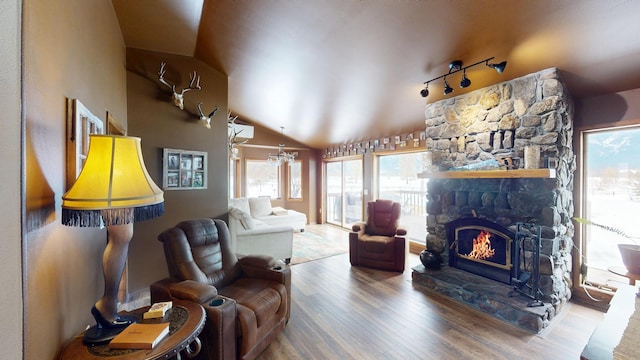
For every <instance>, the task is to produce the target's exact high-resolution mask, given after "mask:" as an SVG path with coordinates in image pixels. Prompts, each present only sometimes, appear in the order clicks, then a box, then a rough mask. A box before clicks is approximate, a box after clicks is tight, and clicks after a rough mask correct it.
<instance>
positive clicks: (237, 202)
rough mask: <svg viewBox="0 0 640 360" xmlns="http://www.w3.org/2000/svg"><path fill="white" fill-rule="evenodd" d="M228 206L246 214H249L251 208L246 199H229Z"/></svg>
mask: <svg viewBox="0 0 640 360" xmlns="http://www.w3.org/2000/svg"><path fill="white" fill-rule="evenodd" d="M229 206H231V207H234V208H238V209H240V210H242V211H244V212H246V213H251V208H249V199H248V198H236V199H229Z"/></svg>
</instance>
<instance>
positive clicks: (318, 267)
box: [258, 228, 603, 360]
mask: <svg viewBox="0 0 640 360" xmlns="http://www.w3.org/2000/svg"><path fill="white" fill-rule="evenodd" d="M328 230H330V231H331V233H332V236H337V235H336V233H335V228H330V229H328ZM341 235H343V236H344V238H345V241H348V240H347V234H346V233H344V234H341ZM418 263H419V259H418V257H417V256H415V255H411V256H410V257H409V259H408V261H407V265H408V266H407V269H406V270H405V272H404V273H403V274H398V273H393V272H384V271H377V270H373V269H367V268H361V267H351V265H350V264H349V256H348V254H343V255H337V256H332V257H328V258H324V259H320V260H314V261H310V262H306V263H302V264H298V265H293V266H292V267H291V273H292V298H293V299H292V306H291V320H290V321H289V323H288V324H287V326H286V328H285V329H284V330H283V332H282V333H281V334H280V335H279V336H278V338H277V339H276V340H275V341H274V342H273V343H272V344H271V345H270V346H269V347H268V348H267V349H266V350H265V351H264V352H263V353H262V354H261V355H260V356H259V357H258V359H261V360H268V359H509V360H511V359H563V360H564V359H579V358H580V352H581V351H582V348H583V347H584V345H585V344H586V343H587V340H588V339H589V336H590V335H591V332H592V331H593V329H594V328H595V326H596V325H597V324H598V323H599V322H600V321H601V320H602V318H603V314H602V313H601V312H599V311H597V310H593V309H590V308H586V307H583V306H580V305H577V304H573V303H569V304H567V305H566V306H565V308H564V309H563V311H562V312H561V314H560V315H558V316H557V317H556V319H555V320H554V321H553V322H552V324H551V325H550V326H549V327H548V328H547V329H545V330H544V331H543V332H542V333H541V334H532V333H530V332H528V331H526V330H522V329H520V328H518V327H515V326H513V325H509V324H506V323H504V322H501V321H499V320H497V319H495V318H493V317H491V316H489V315H486V314H484V313H481V312H479V311H476V310H474V309H471V308H469V307H467V306H466V305H463V304H460V303H457V302H455V301H453V300H450V299H448V298H445V297H442V296H440V295H437V294H434V293H430V292H428V291H427V290H424V289H422V288H420V287H418V286H416V287H414V286H413V284H412V282H411V267H412V266H415V265H416V264H418Z"/></svg>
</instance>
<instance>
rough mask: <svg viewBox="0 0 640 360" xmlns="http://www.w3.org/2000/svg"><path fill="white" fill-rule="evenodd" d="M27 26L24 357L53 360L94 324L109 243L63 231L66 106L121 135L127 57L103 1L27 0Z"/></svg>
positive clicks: (98, 234)
mask: <svg viewBox="0 0 640 360" xmlns="http://www.w3.org/2000/svg"><path fill="white" fill-rule="evenodd" d="M23 21H24V33H23V36H24V45H23V55H24V74H25V75H24V102H23V104H24V114H25V122H26V128H25V134H24V144H25V147H26V149H25V166H24V168H25V172H26V184H25V187H26V204H25V207H26V210H27V213H26V218H25V225H24V227H25V230H24V231H25V233H24V236H23V242H24V244H23V248H24V253H23V262H24V269H25V273H24V276H25V279H26V282H25V289H24V291H25V310H24V314H25V315H24V316H25V344H24V357H25V358H26V359H53V358H56V357H57V354H58V352H59V351H60V350H61V348H62V346H63V344H64V343H66V342H67V341H69V340H70V339H71V338H72V337H73V336H75V335H77V334H78V333H79V332H80V331H82V330H84V328H85V327H86V326H87V325H90V324H93V323H94V321H93V319H92V317H91V315H90V312H89V310H90V308H91V306H92V305H93V304H94V302H95V301H96V300H97V299H98V298H99V297H100V296H101V295H102V291H103V280H102V269H101V261H100V259H101V256H102V251H103V249H104V246H105V242H106V232H105V231H104V230H100V229H86V228H72V227H66V226H62V225H61V223H60V203H61V196H62V195H63V193H64V192H65V191H66V189H65V168H66V161H65V146H66V125H65V122H66V108H65V103H66V98H77V99H80V101H82V103H83V104H84V105H85V106H86V107H87V108H89V109H90V110H91V111H92V112H93V113H94V114H95V115H97V116H99V117H100V118H102V119H103V120H104V118H105V114H106V111H107V110H108V111H110V112H111V113H113V114H114V116H115V117H116V118H117V119H119V120H120V121H121V122H122V125H123V126H126V123H127V111H126V110H127V103H126V100H127V99H126V69H125V48H124V42H123V39H122V35H121V33H120V29H119V26H118V21H117V19H116V17H115V12H114V10H113V7H112V4H111V2H110V1H109V0H93V1H84V0H64V1H48V0H24V17H23ZM3 57H4V56H3ZM4 199H5V198H3V201H5V200H4ZM3 305H4V303H3ZM9 358H14V357H9Z"/></svg>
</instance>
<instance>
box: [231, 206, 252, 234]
mask: <svg viewBox="0 0 640 360" xmlns="http://www.w3.org/2000/svg"><path fill="white" fill-rule="evenodd" d="M229 215H231V216H233V218H234V219H237V220H239V221H240V224H242V227H243V228H244V229H245V230H251V229H253V227H254V223H253V218H252V217H251V215H249V214H248V213H246V212H244V211H242V210H240V209H238V208H234V207H232V208H231V209H229Z"/></svg>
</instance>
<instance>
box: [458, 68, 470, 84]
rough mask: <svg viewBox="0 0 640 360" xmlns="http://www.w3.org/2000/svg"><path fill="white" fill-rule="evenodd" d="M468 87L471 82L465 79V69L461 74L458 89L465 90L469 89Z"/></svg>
mask: <svg viewBox="0 0 640 360" xmlns="http://www.w3.org/2000/svg"><path fill="white" fill-rule="evenodd" d="M469 85H471V80H469V78H468V77H467V70H466V69H465V70H464V72H463V73H462V80H460V87H461V88H466V87H469Z"/></svg>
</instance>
